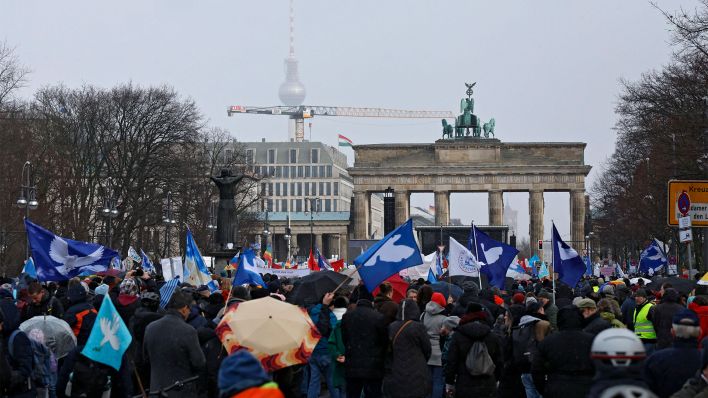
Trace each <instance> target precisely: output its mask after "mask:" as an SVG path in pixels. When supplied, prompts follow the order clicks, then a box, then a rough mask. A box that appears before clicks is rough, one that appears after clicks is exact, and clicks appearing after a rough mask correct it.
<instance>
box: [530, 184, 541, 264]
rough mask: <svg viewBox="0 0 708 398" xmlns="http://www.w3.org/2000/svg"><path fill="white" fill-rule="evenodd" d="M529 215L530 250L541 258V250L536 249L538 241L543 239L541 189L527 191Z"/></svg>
mask: <svg viewBox="0 0 708 398" xmlns="http://www.w3.org/2000/svg"><path fill="white" fill-rule="evenodd" d="M529 216H530V222H529V235H530V240H531V242H530V243H531V251H532V252H533V253H536V254H538V257H539V258H541V259H542V260H543V251H539V250H538V241H539V240H541V239H543V191H541V190H536V189H534V190H531V191H529Z"/></svg>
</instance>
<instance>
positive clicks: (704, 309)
mask: <svg viewBox="0 0 708 398" xmlns="http://www.w3.org/2000/svg"><path fill="white" fill-rule="evenodd" d="M688 309H689V310H691V311H693V312H695V313H696V314H697V315H698V319H699V321H700V323H701V334H700V335H698V344H699V347H701V348H702V346H703V339H704V338H706V337H708V295H698V296H695V298H694V299H693V301H691V302H690V303H689V304H688Z"/></svg>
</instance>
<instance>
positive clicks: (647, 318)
mask: <svg viewBox="0 0 708 398" xmlns="http://www.w3.org/2000/svg"><path fill="white" fill-rule="evenodd" d="M640 280H641V279H640ZM652 297H653V296H652ZM634 302H635V303H636V304H637V306H636V307H635V308H634V314H633V316H632V325H633V327H634V334H636V335H637V337H639V339H640V340H641V341H642V344H644V350H645V351H646V353H647V355H651V354H652V353H653V352H654V346H655V345H656V330H654V324H653V323H652V320H653V319H654V303H652V302H651V297H649V294H647V291H646V290H645V289H637V291H636V292H635V293H634Z"/></svg>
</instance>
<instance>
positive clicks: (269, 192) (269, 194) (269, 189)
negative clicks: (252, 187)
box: [268, 182, 273, 196]
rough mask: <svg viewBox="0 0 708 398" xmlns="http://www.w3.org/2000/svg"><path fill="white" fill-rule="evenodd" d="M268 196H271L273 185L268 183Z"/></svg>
mask: <svg viewBox="0 0 708 398" xmlns="http://www.w3.org/2000/svg"><path fill="white" fill-rule="evenodd" d="M268 196H273V183H272V182H269V183H268Z"/></svg>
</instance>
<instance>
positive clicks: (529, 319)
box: [519, 315, 541, 326]
mask: <svg viewBox="0 0 708 398" xmlns="http://www.w3.org/2000/svg"><path fill="white" fill-rule="evenodd" d="M540 320H541V319H540V318H536V317H535V316H532V315H524V316H522V317H521V320H520V321H519V326H524V325H526V324H527V323H531V322H535V321H540Z"/></svg>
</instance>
